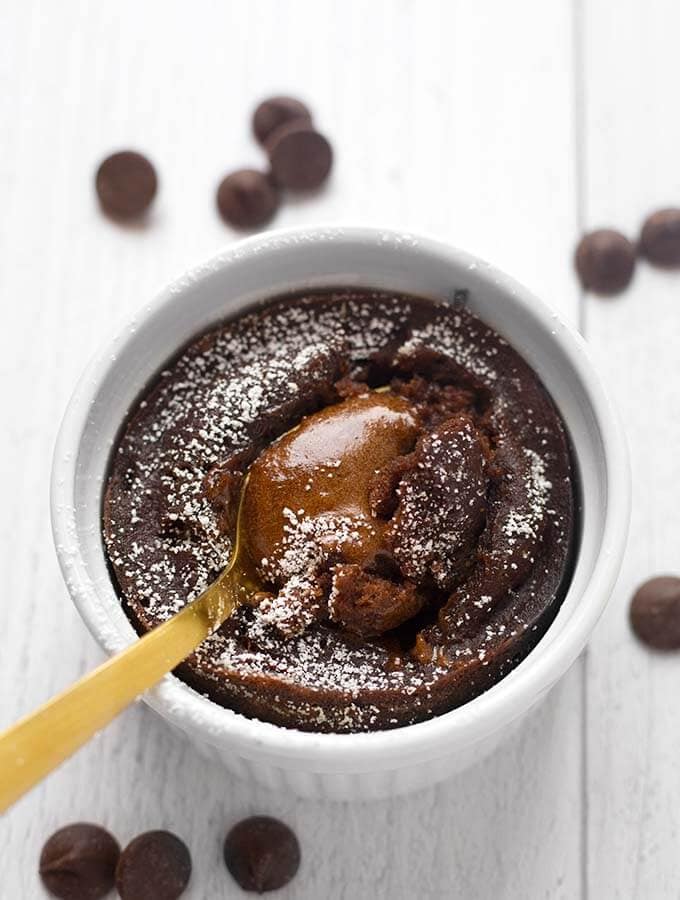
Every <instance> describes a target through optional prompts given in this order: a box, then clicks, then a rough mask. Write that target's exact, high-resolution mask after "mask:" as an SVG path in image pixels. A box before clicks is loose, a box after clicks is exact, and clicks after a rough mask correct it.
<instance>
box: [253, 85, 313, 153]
mask: <svg viewBox="0 0 680 900" xmlns="http://www.w3.org/2000/svg"><path fill="white" fill-rule="evenodd" d="M293 121H302V122H306V123H307V125H311V124H312V114H311V113H310V111H309V109H308V108H307V107H306V106H305V104H304V103H302V102H301V101H300V100H296V99H295V98H294V97H269V99H267V100H263V101H262V103H260V105H259V106H258V107H257V109H256V110H255V113H254V114H253V132H254V133H255V137H256V138H257V140H258V141H259V142H260V143H261V144H265V143H266V141H267V138H268V137H269V135H270V134H271V133H272V132H273V131H275V130H276V129H277V128H279V126H281V125H284V124H285V123H286V122H293Z"/></svg>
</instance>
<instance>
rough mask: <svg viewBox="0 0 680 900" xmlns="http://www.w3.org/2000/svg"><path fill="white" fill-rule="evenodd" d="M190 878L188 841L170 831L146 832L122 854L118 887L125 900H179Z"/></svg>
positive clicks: (118, 871)
mask: <svg viewBox="0 0 680 900" xmlns="http://www.w3.org/2000/svg"><path fill="white" fill-rule="evenodd" d="M190 877H191V856H190V854H189V850H188V849H187V846H186V844H185V843H184V842H183V841H181V840H180V839H179V838H178V837H176V836H175V835H174V834H170V832H169V831H147V832H145V833H144V834H140V835H139V836H138V837H136V838H135V839H134V840H133V841H131V842H130V843H129V844H128V845H127V847H126V848H125V850H123V852H122V853H121V856H120V860H119V861H118V866H117V867H116V889H117V890H118V893H119V894H120V896H121V898H122V900H177V897H179V896H180V895H181V894H182V893H183V892H184V889H185V888H186V886H187V884H188V883H189V878H190Z"/></svg>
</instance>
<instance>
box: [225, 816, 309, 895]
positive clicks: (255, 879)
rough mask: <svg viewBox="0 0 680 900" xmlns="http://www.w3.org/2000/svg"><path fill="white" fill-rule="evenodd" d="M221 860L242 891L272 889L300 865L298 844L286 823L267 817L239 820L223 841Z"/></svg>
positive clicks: (286, 878) (283, 882) (282, 884)
mask: <svg viewBox="0 0 680 900" xmlns="http://www.w3.org/2000/svg"><path fill="white" fill-rule="evenodd" d="M224 861H225V863H226V864H227V868H228V869H229V871H230V872H231V874H232V875H233V876H234V879H235V880H236V881H237V882H238V884H240V886H241V887H242V888H243V890H244V891H256V892H257V893H259V894H263V893H264V892H265V891H275V890H276V889H277V888H280V887H283V886H284V885H285V884H288V882H289V881H290V880H291V878H293V877H294V875H295V873H296V872H297V870H298V868H299V866H300V845H299V844H298V839H297V838H296V837H295V835H294V833H293V832H292V831H291V830H290V828H289V827H288V826H287V825H284V823H283V822H279V820H278V819H272V818H270V817H269V816H252V817H251V818H250V819H243V820H242V821H241V822H239V823H238V824H237V825H234V827H233V828H232V829H231V831H230V832H229V834H228V835H227V837H226V840H225V842H224Z"/></svg>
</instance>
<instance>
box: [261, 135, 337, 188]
mask: <svg viewBox="0 0 680 900" xmlns="http://www.w3.org/2000/svg"><path fill="white" fill-rule="evenodd" d="M267 152H268V153H269V161H270V163H271V167H272V174H273V175H274V178H275V179H276V181H277V182H278V184H280V185H282V186H283V187H286V188H290V190H293V191H310V190H313V189H314V188H318V187H319V186H320V185H321V184H323V182H324V181H325V180H326V178H327V177H328V173H329V172H330V170H331V165H332V164H333V151H332V149H331V145H330V144H329V143H328V141H327V140H326V138H325V137H324V136H323V135H322V134H320V133H319V132H318V131H315V130H314V129H313V128H312V127H311V126H310V125H308V124H307V123H305V122H299V121H297V122H295V121H294V122H288V123H287V124H286V125H281V126H280V127H279V128H277V129H276V131H274V132H273V133H272V134H271V135H270V137H269V140H268V141H267Z"/></svg>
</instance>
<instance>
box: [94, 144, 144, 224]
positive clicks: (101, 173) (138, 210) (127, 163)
mask: <svg viewBox="0 0 680 900" xmlns="http://www.w3.org/2000/svg"><path fill="white" fill-rule="evenodd" d="M95 185H96V188H97V194H98V196H99V202H100V203H101V205H102V209H103V210H104V212H106V213H108V214H109V215H110V216H113V217H114V218H116V219H132V218H135V217H136V216H140V215H141V214H142V213H143V212H145V210H147V209H148V208H149V206H150V205H151V201H152V200H153V198H154V197H155V196H156V190H157V188H158V179H157V178H156V171H155V169H154V167H153V166H152V165H151V163H150V162H149V160H148V159H147V158H146V157H145V156H142V155H141V153H135V151H134V150H123V151H122V152H120V153H114V154H113V156H109V157H107V158H106V159H105V160H104V161H103V162H102V163H101V165H100V166H99V168H98V169H97V175H96V178H95Z"/></svg>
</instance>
